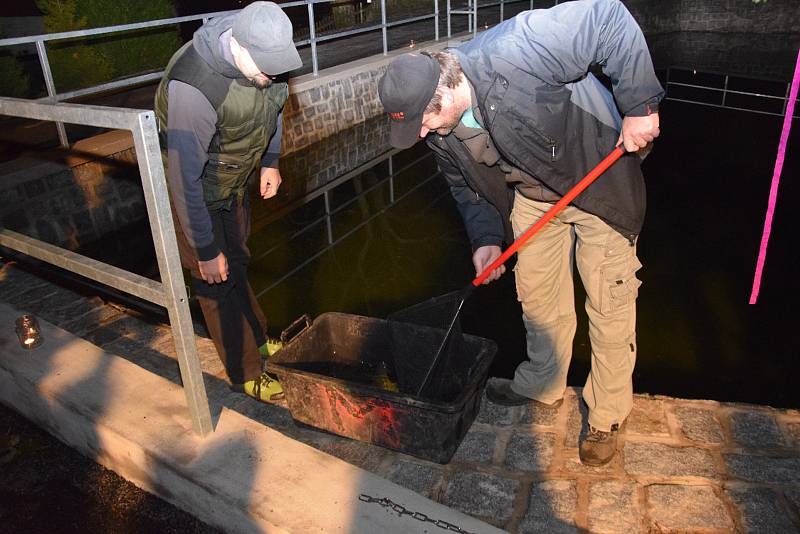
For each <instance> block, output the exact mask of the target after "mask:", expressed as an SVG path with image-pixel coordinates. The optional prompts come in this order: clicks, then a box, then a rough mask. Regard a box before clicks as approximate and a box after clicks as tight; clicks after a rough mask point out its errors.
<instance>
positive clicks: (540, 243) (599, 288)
mask: <svg viewBox="0 0 800 534" xmlns="http://www.w3.org/2000/svg"><path fill="white" fill-rule="evenodd" d="M551 207H552V204H548V203H546V202H539V201H535V200H530V199H527V198H525V197H524V196H522V195H520V194H519V193H517V194H516V198H515V199H514V209H513V211H512V214H511V222H512V225H513V228H514V234H515V236H519V235H521V234H522V233H523V232H524V231H525V230H527V229H528V228H529V227H530V226H531V225H532V224H533V223H534V222H536V221H537V220H539V218H541V216H542V215H544V213H545V212H546V211H547V210H548V209H550V208H551ZM573 259H574V260H575V264H576V265H577V266H578V272H579V274H580V277H581V280H582V282H583V286H584V289H585V290H586V313H587V314H588V316H589V339H590V341H591V346H592V355H591V371H590V373H589V377H588V378H587V379H586V385H585V387H584V389H583V398H584V400H585V401H586V404H587V405H588V406H589V424H591V425H592V426H593V427H595V428H597V429H599V430H603V431H606V432H607V431H609V430H610V429H611V425H613V424H615V423H622V422H623V421H624V420H625V418H626V417H627V416H628V414H629V413H630V411H631V407H632V406H633V383H632V375H633V367H634V364H635V362H636V296H637V294H638V290H639V286H640V285H641V282H640V281H639V280H638V279H637V278H636V274H635V273H636V271H637V270H639V269H640V268H641V266H642V265H641V263H639V260H638V259H637V257H636V247H635V245H631V243H630V242H629V241H628V240H627V239H626V238H625V237H623V236H622V235H621V234H620V233H619V232H616V231H615V230H613V229H612V228H611V227H610V226H608V225H607V224H606V223H605V222H603V221H602V220H601V219H599V218H598V217H596V216H594V215H591V214H589V213H586V212H585V211H583V210H581V209H579V208H576V207H574V206H567V207H566V208H565V209H564V210H562V211H561V212H560V213H559V214H558V215H556V216H555V217H554V218H553V219H551V220H550V222H548V223H547V225H545V226H544V227H543V228H542V229H541V230H539V232H538V233H537V234H536V235H535V236H534V237H532V238H531V239H530V240H529V241H528V242H527V243H526V244H525V245H524V246H523V247H522V248H521V249H520V250H519V253H518V259H517V266H516V268H515V269H514V270H515V275H516V284H517V296H518V298H519V301H520V302H521V303H522V311H523V316H522V318H523V321H524V323H525V329H526V331H527V345H528V361H525V362H522V363H521V364H520V365H519V366H518V367H517V370H516V373H515V375H514V382H513V384H512V386H511V387H512V389H513V390H514V392H516V393H518V394H520V395H525V396H527V397H530V398H533V399H536V400H539V401H541V402H545V403H552V402H554V401H556V400H558V399H560V398H562V397H563V395H564V391H565V389H566V387H567V370H568V368H569V363H570V360H571V358H572V341H573V337H574V336H575V327H576V316H575V304H574V303H575V298H574V295H573V285H572V273H573Z"/></svg>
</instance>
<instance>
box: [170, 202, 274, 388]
mask: <svg viewBox="0 0 800 534" xmlns="http://www.w3.org/2000/svg"><path fill="white" fill-rule="evenodd" d="M173 213H174V209H173ZM209 215H210V216H211V224H212V226H213V230H214V240H215V242H216V243H217V246H218V247H219V249H220V250H221V251H222V252H223V254H225V257H226V258H227V259H228V269H229V274H228V280H227V281H225V282H223V283H220V284H209V283H206V282H205V281H203V279H202V278H201V276H200V268H199V266H198V265H197V261H198V260H197V253H196V251H195V250H194V248H192V247H191V246H190V245H189V243H188V242H187V240H186V236H185V235H184V233H183V229H182V228H181V226H180V223H179V222H178V220H177V217H174V219H175V231H176V234H177V238H178V250H179V252H180V256H181V263H182V264H183V266H184V267H185V268H187V269H188V270H189V271H190V272H191V277H192V289H193V291H194V294H195V295H196V297H197V301H198V302H199V304H200V309H201V310H202V311H203V318H204V319H205V322H206V327H207V328H208V332H209V334H210V335H211V339H212V341H213V342H214V346H215V347H216V349H217V354H219V358H220V360H222V364H223V365H224V366H225V370H226V371H227V373H228V378H229V379H230V381H231V382H232V383H234V384H241V383H244V382H247V381H249V380H254V379H255V378H257V377H258V376H259V375H260V374H261V372H262V367H261V355H260V354H259V352H258V347H260V346H261V345H263V344H264V343H266V335H265V332H266V329H267V319H266V317H265V316H264V312H263V311H262V310H261V307H260V306H259V304H258V301H257V300H256V297H255V294H254V293H253V290H252V288H251V287H250V283H249V282H248V281H247V265H248V263H249V262H250V250H249V249H248V248H247V238H248V237H249V236H250V204H249V200H248V198H247V195H246V194H245V195H244V196H243V197H242V198H241V199H238V200H237V201H234V203H233V205H232V206H231V209H230V211H228V210H218V211H209Z"/></svg>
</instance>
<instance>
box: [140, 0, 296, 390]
mask: <svg viewBox="0 0 800 534" xmlns="http://www.w3.org/2000/svg"><path fill="white" fill-rule="evenodd" d="M301 65H302V62H301V61H300V56H299V54H298V53H297V49H296V48H295V46H294V43H293V42H292V24H291V22H290V21H289V19H288V17H287V16H286V14H285V13H284V12H283V10H282V9H281V8H280V7H278V6H277V5H276V4H274V3H272V2H254V3H252V4H250V5H248V6H247V7H245V8H244V9H242V10H241V11H240V12H238V13H236V14H232V15H226V16H223V17H219V18H215V19H212V20H210V21H209V22H208V23H206V24H204V25H203V26H202V27H201V28H200V29H199V30H197V31H196V32H195V34H194V37H193V39H192V40H191V41H190V42H189V43H187V44H186V45H184V46H183V47H182V48H181V49H180V50H178V51H177V52H176V53H175V55H174V56H173V57H172V59H171V60H170V62H169V64H168V65H167V68H166V70H165V71H164V77H163V79H162V80H161V84H160V85H159V87H158V91H157V93H156V99H155V111H156V116H157V117H158V121H159V134H160V141H161V148H162V154H163V155H164V162H165V167H166V171H167V183H168V185H169V190H170V200H171V201H172V207H173V213H174V214H175V215H176V221H175V226H176V231H177V237H178V248H179V251H180V255H181V261H182V263H183V265H184V267H186V268H187V269H189V270H190V271H191V276H192V287H193V288H194V291H195V293H196V295H197V300H198V302H199V303H200V307H201V309H202V311H203V317H204V318H205V321H206V325H207V326H208V330H209V333H210V334H211V338H212V340H213V341H214V346H215V347H216V349H217V352H218V354H219V357H220V359H221V360H222V363H223V364H224V365H225V369H226V371H227V373H228V377H229V378H230V380H231V383H232V387H233V388H234V389H236V390H238V391H241V392H244V393H246V394H247V395H250V396H251V397H254V398H256V399H258V400H262V401H269V400H276V399H279V398H281V397H282V396H283V389H282V388H281V385H280V384H279V383H278V382H277V381H276V380H274V378H272V377H271V376H269V375H267V374H266V373H263V372H262V366H261V356H260V353H259V347H266V341H267V340H266V337H265V331H266V318H265V317H264V314H263V312H262V310H261V308H260V306H259V305H258V301H257V300H256V298H255V295H254V294H253V291H252V289H251V288H250V284H249V283H248V281H247V264H248V262H249V259H250V252H249V250H248V249H247V244H246V241H247V237H248V235H249V233H250V206H249V201H248V195H247V192H248V183H249V181H250V177H251V176H252V175H253V174H255V173H256V171H258V173H259V176H260V188H259V192H260V194H261V196H262V197H263V198H264V199H268V198H271V197H273V196H275V195H276V194H277V192H278V187H280V184H281V175H280V172H279V171H278V155H279V153H280V141H281V110H282V109H283V105H284V103H285V102H286V98H287V96H288V87H287V84H286V83H285V82H276V81H274V80H275V77H276V76H277V75H280V74H284V73H286V72H288V71H291V70H293V69H296V68H298V67H300V66H301Z"/></svg>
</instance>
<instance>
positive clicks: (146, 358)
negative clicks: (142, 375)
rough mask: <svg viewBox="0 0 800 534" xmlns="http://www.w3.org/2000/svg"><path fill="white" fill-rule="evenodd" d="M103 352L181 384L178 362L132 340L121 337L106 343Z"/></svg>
mask: <svg viewBox="0 0 800 534" xmlns="http://www.w3.org/2000/svg"><path fill="white" fill-rule="evenodd" d="M103 350H105V351H106V352H109V353H111V354H116V355H118V356H121V357H123V358H125V359H126V360H128V361H130V362H133V363H135V364H136V365H138V366H139V367H141V368H142V369H146V370H148V371H150V372H151V373H153V374H156V375H158V376H161V377H164V378H166V379H167V380H169V381H171V382H173V383H175V384H181V379H180V368H179V367H178V362H176V361H175V360H173V359H171V358H167V357H166V356H164V355H163V354H161V353H159V352H156V351H155V350H153V349H151V348H150V347H146V346H144V345H142V344H140V343H138V342H136V341H134V340H132V339H128V338H126V337H121V338H119V339H116V340H114V341H112V342H111V343H107V344H106V345H105V346H104V347H103Z"/></svg>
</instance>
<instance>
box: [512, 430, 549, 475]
mask: <svg viewBox="0 0 800 534" xmlns="http://www.w3.org/2000/svg"><path fill="white" fill-rule="evenodd" d="M555 442H556V436H555V434H550V433H547V434H543V433H538V432H533V433H532V434H529V433H522V432H516V433H514V435H513V436H512V437H511V440H510V441H509V442H508V447H507V449H506V462H505V464H506V467H508V468H509V469H512V470H514V471H517V470H520V471H547V470H548V469H549V468H550V464H551V463H552V461H553V447H554V445H555Z"/></svg>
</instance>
